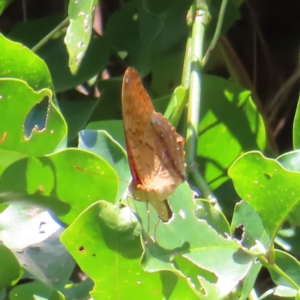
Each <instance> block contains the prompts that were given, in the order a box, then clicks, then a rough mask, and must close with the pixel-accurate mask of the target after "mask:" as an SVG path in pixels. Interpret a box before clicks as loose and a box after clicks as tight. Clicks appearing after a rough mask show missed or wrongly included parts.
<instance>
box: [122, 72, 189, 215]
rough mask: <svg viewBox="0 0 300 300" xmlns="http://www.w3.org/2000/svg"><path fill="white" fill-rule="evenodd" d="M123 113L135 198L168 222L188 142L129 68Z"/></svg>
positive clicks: (132, 190) (182, 175)
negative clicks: (155, 103)
mask: <svg viewBox="0 0 300 300" xmlns="http://www.w3.org/2000/svg"><path fill="white" fill-rule="evenodd" d="M122 110H123V120H124V130H125V137H126V147H127V152H128V160H129V165H130V170H131V173H132V176H133V180H132V182H131V185H130V189H131V192H132V194H133V197H136V198H137V199H138V200H140V201H145V202H150V203H151V204H152V205H153V206H154V207H155V209H156V210H157V213H158V215H159V216H160V218H161V219H162V220H164V221H167V220H168V219H169V218H170V214H169V211H170V210H169V208H168V207H166V205H167V203H166V201H165V199H166V198H167V197H169V196H170V195H171V194H172V193H173V192H174V190H175V188H176V187H177V186H178V185H179V184H180V183H181V182H183V181H184V178H185V163H184V155H185V153H184V139H183V138H182V137H181V136H180V135H179V134H177V133H176V131H175V128H174V127H173V126H172V125H171V124H170V123H169V121H168V120H167V119H166V118H164V117H163V116H162V115H161V114H160V113H157V112H155V111H154V108H153V105H152V102H151V99H150V97H149V96H148V94H147V92H146V90H145V89H144V87H143V85H142V82H141V80H140V78H139V75H138V73H137V71H136V70H135V69H133V68H128V69H127V70H126V72H125V75H124V79H123V88H122Z"/></svg>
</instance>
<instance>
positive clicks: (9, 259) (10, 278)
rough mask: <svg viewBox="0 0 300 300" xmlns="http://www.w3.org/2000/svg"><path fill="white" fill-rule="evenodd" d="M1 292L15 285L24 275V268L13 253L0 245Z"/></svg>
mask: <svg viewBox="0 0 300 300" xmlns="http://www.w3.org/2000/svg"><path fill="white" fill-rule="evenodd" d="M0 264H1V268H0V291H1V290H2V289H4V288H5V287H7V286H9V285H13V284H15V283H16V282H17V281H18V280H19V279H20V278H21V277H22V274H23V271H22V268H21V266H20V264H19V263H18V261H17V259H16V257H15V256H14V255H13V253H12V252H11V251H10V250H9V249H8V248H6V247H5V246H4V245H3V244H2V242H1V243H0Z"/></svg>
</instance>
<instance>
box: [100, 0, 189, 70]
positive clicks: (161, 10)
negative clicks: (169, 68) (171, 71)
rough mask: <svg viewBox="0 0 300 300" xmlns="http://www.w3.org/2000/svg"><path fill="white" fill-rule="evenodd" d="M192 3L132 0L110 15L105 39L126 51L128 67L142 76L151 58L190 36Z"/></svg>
mask: <svg viewBox="0 0 300 300" xmlns="http://www.w3.org/2000/svg"><path fill="white" fill-rule="evenodd" d="M190 4H191V1H180V0H177V1H169V0H164V1H159V2H158V1H155V2H153V1H146V2H140V1H130V2H128V3H126V4H125V5H123V6H122V7H121V8H120V9H119V10H117V11H116V12H115V13H114V14H112V15H111V16H110V19H109V20H108V23H107V26H106V29H105V33H104V37H105V38H106V39H107V40H108V42H109V43H110V45H111V46H112V48H113V49H114V50H115V51H116V52H121V51H126V52H127V54H128V56H129V63H128V64H129V65H131V66H134V67H136V68H137V69H138V70H139V72H140V73H141V76H143V75H145V74H147V73H149V71H150V70H151V68H152V59H153V58H154V57H156V56H158V54H160V53H162V52H164V51H167V50H168V49H170V48H172V47H173V46H174V45H176V43H177V42H178V41H180V40H181V39H182V38H183V37H184V36H186V34H187V25H186V20H185V16H186V12H187V10H188V8H189V6H190Z"/></svg>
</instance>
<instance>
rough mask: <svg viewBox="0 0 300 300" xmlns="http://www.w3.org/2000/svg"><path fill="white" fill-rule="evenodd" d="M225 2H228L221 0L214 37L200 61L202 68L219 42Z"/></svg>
mask: <svg viewBox="0 0 300 300" xmlns="http://www.w3.org/2000/svg"><path fill="white" fill-rule="evenodd" d="M227 1H228V0H222V4H221V7H220V13H219V17H218V22H217V26H216V30H215V33H214V36H213V38H212V40H211V43H210V45H209V47H208V49H207V51H206V54H205V56H204V58H203V61H202V64H203V66H204V65H205V64H206V63H207V61H208V58H209V56H210V54H211V52H212V50H213V49H214V48H215V47H216V44H217V42H218V40H219V37H220V35H221V29H222V24H223V19H224V15H225V9H226V6H227Z"/></svg>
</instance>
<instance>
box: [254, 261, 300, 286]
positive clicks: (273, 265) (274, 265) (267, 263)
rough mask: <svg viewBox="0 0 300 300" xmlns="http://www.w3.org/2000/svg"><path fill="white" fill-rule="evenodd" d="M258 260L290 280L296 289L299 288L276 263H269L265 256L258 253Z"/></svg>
mask: <svg viewBox="0 0 300 300" xmlns="http://www.w3.org/2000/svg"><path fill="white" fill-rule="evenodd" d="M259 260H260V262H261V263H262V264H263V265H264V266H265V267H266V268H268V269H272V270H273V271H274V272H276V273H277V274H278V275H280V276H281V277H283V278H285V279H286V280H287V281H288V282H290V283H291V284H292V285H293V286H294V287H295V288H296V289H297V290H299V289H300V286H299V285H298V284H297V283H296V282H295V281H294V280H293V279H292V278H291V277H290V276H288V275H287V274H286V273H285V272H284V271H282V270H281V269H280V268H279V267H278V266H277V265H276V264H270V263H269V262H268V260H267V259H266V257H265V256H263V255H260V256H259Z"/></svg>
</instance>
